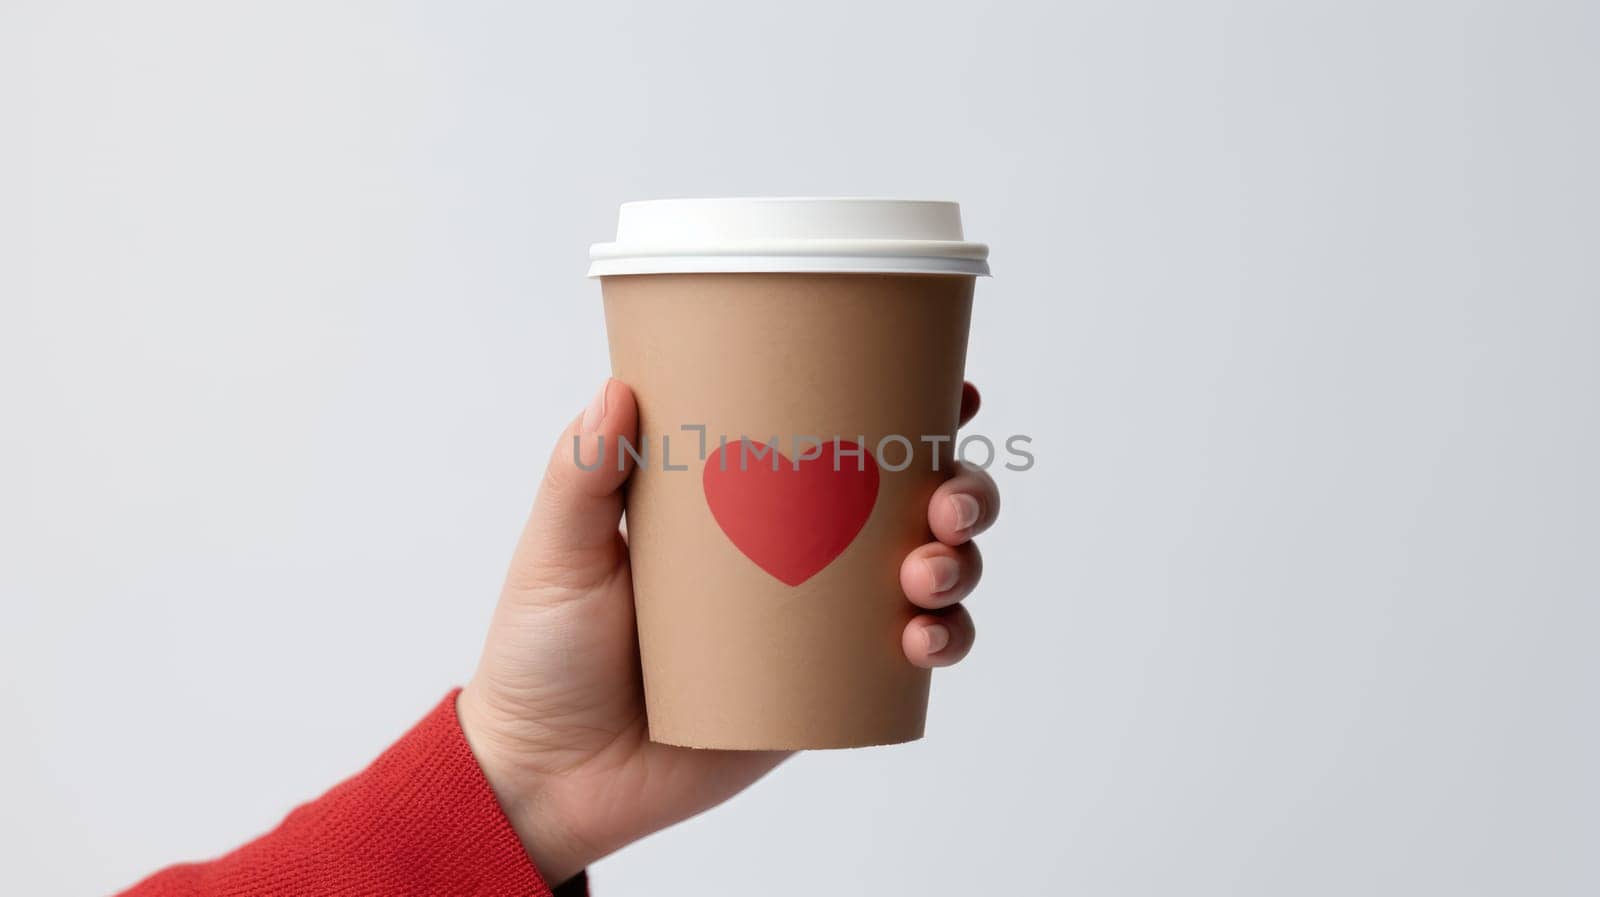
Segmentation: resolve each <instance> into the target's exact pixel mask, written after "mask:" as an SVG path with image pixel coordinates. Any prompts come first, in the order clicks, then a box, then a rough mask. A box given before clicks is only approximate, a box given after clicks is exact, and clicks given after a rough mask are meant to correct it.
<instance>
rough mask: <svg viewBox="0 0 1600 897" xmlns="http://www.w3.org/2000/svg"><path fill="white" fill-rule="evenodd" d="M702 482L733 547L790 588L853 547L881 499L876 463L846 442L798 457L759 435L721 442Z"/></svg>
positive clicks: (709, 501)
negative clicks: (759, 438)
mask: <svg viewBox="0 0 1600 897" xmlns="http://www.w3.org/2000/svg"><path fill="white" fill-rule="evenodd" d="M741 447H743V450H742V451H741ZM767 451H770V452H771V454H765V452H767ZM758 452H762V453H763V454H761V455H760V456H759V457H758V456H757V453H758ZM856 452H860V457H857V456H856V454H855V453H856ZM774 459H776V463H777V468H778V469H777V470H773V464H774ZM836 462H837V463H836ZM741 468H743V469H741ZM702 481H703V486H704V488H705V493H706V504H707V505H709V506H710V507H711V516H712V517H715V518H716V520H717V525H718V526H720V527H722V531H723V532H724V533H727V534H728V539H729V540H730V541H732V542H733V544H734V547H736V548H738V549H739V550H740V551H741V552H743V553H744V556H745V557H747V558H749V559H750V560H752V561H755V563H756V566H758V567H760V568H761V569H763V570H765V571H767V572H768V573H771V574H772V575H773V576H775V577H777V578H778V579H779V580H780V581H782V582H785V583H787V584H789V585H791V586H797V585H799V584H801V583H803V582H805V581H806V580H808V579H810V578H811V577H813V576H815V575H817V573H818V572H819V571H820V570H822V568H823V567H826V566H828V565H829V564H830V563H832V562H833V559H834V558H836V557H838V556H839V555H840V553H841V552H843V551H844V550H845V549H846V548H848V547H849V546H850V543H851V542H854V541H855V538H856V534H857V533H859V532H861V527H863V526H865V525H866V522H867V517H868V516H870V515H871V514H872V505H873V504H874V503H875V502H876V501H877V500H878V462H877V461H876V460H875V459H874V458H873V457H872V453H871V452H868V451H866V450H865V449H862V448H861V446H859V445H857V444H856V443H854V442H846V441H843V440H840V441H839V442H838V444H837V445H835V444H834V443H833V442H831V441H830V442H827V443H824V444H823V446H822V454H821V455H819V456H818V457H816V458H805V459H804V460H802V461H800V462H798V463H796V462H794V461H791V460H789V458H788V456H786V455H784V454H783V453H782V452H779V451H778V449H777V447H776V446H769V445H766V444H765V443H759V442H755V441H754V440H743V441H741V442H736V443H733V444H730V445H723V446H721V447H719V448H718V449H717V450H716V451H714V452H712V453H711V457H709V458H707V459H706V469H705V474H704V476H703V477H702Z"/></svg>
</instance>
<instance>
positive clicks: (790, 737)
mask: <svg viewBox="0 0 1600 897" xmlns="http://www.w3.org/2000/svg"><path fill="white" fill-rule="evenodd" d="M600 279H601V284H602V293H603V295H604V302H605V317H606V329H607V334H608V338H609V343H610V352H611V364H612V371H613V373H614V374H615V376H616V377H617V378H618V379H620V380H622V381H623V382H625V383H627V384H628V385H629V386H630V387H632V389H633V391H634V394H635V396H636V397H637V400H638V407H639V428H640V440H639V445H637V446H633V447H632V450H633V454H636V455H638V456H639V460H638V461H637V463H636V467H637V469H636V470H635V472H634V474H633V476H632V477H631V479H630V481H629V486H628V493H627V514H626V526H627V533H628V541H629V545H630V554H631V557H632V576H633V588H634V595H635V601H636V605H637V615H638V631H639V652H640V660H641V664H642V669H643V675H644V689H645V703H646V707H647V713H648V716H649V728H650V736H651V738H652V739H653V740H655V741H659V742H664V743H667V744H675V745H685V746H690V747H700V748H735V749H801V748H838V747H858V746H865V745H874V744H890V743H896V742H903V741H910V740H914V739H916V738H919V737H921V735H922V733H923V724H924V720H925V717H926V711H927V698H928V681H929V673H928V671H927V670H923V669H919V668H917V667H914V666H912V665H911V663H910V662H909V661H907V660H906V658H905V655H904V652H903V649H902V647H901V633H902V631H903V629H904V627H905V624H906V623H907V622H908V621H909V620H910V619H911V617H912V616H914V614H915V609H914V608H913V606H912V605H911V604H910V603H908V602H907V601H906V598H905V596H904V594H903V592H902V589H901V586H900V566H901V563H902V562H903V561H904V559H905V557H906V555H907V554H909V553H910V552H911V550H912V549H914V548H916V547H917V546H918V545H921V544H923V543H925V542H927V541H928V540H929V539H930V538H931V534H930V532H929V529H928V522H927V510H928V500H929V498H930V496H931V494H932V492H933V490H934V489H935V488H936V487H937V486H938V485H939V483H940V482H942V481H943V480H944V479H946V478H948V477H949V476H950V475H951V474H952V472H953V467H954V450H953V446H954V441H953V437H954V434H955V429H956V425H957V422H958V421H957V418H958V415H959V413H960V403H961V384H962V377H963V366H964V362H965V357H966V344H967V332H968V323H969V320H970V314H971V303H972V293H973V283H974V278H973V277H972V276H958V275H949V274H937V275H930V274H861V273H765V272H755V273H683V274H678V273H669V274H630V275H620V276H602V277H601V278H600ZM763 448H766V449H767V452H766V453H762V449H763ZM774 448H775V449H776V453H773V452H772V449H774ZM857 449H858V450H859V454H856V453H855V450H857ZM620 450H622V447H619V446H612V447H608V451H609V452H610V453H611V454H609V455H608V459H607V460H608V463H614V459H615V453H616V452H617V451H620ZM774 464H776V466H777V468H778V469H777V470H773V469H772V466H773V465H774Z"/></svg>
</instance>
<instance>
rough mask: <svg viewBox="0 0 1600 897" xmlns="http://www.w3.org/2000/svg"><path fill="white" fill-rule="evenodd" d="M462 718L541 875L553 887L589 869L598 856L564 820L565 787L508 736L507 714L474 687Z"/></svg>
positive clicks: (460, 710)
mask: <svg viewBox="0 0 1600 897" xmlns="http://www.w3.org/2000/svg"><path fill="white" fill-rule="evenodd" d="M456 718H457V720H458V721H459V722H460V724H461V732H462V734H463V735H464V736H466V740H467V746H468V747H470V748H471V749H472V755H473V757H474V758H475V759H477V761H478V767H479V768H480V769H481V770H483V775H484V778H485V779H487V780H488V782H489V787H490V788H491V789H492V790H493V791H494V796H495V800H496V801H498V802H499V804H500V809H501V811H502V812H504V813H505V815H506V819H507V820H508V821H509V822H510V823H511V828H512V830H513V831H515V832H516V833H517V838H518V840H520V841H521V842H522V849H523V850H524V851H526V852H527V854H528V859H529V860H531V861H532V862H533V864H534V866H535V867H536V868H538V870H539V874H540V875H542V876H543V877H544V879H545V881H546V882H548V883H549V884H550V886H551V887H555V886H558V885H560V884H561V883H563V882H565V881H567V880H568V879H570V878H572V877H573V876H575V875H577V874H578V873H579V872H581V871H583V869H584V868H585V867H587V866H588V865H589V864H590V863H592V862H593V861H594V860H597V859H599V856H598V855H593V856H591V853H592V851H591V850H590V849H589V848H588V847H587V846H586V845H585V844H584V842H583V840H582V839H581V838H579V837H577V836H576V835H575V833H574V832H573V828H572V825H571V820H570V819H566V818H563V816H564V813H563V810H562V801H561V800H560V790H561V789H560V788H559V787H557V783H556V782H555V779H554V777H552V776H549V775H546V774H544V773H541V772H539V771H538V769H537V768H536V767H535V766H534V765H533V764H531V763H530V762H528V757H527V756H526V752H524V751H520V750H518V749H517V748H516V746H515V745H514V744H512V743H511V740H510V739H509V738H508V737H507V736H506V734H505V730H506V725H505V723H504V721H503V720H502V714H501V713H500V712H498V711H496V710H495V709H494V708H492V707H490V706H488V704H487V702H485V701H484V699H483V696H482V695H481V693H480V692H479V691H478V690H477V689H476V688H474V686H473V685H472V683H468V684H467V686H466V687H465V688H463V689H462V690H461V693H460V694H459V695H458V696H457V698H456Z"/></svg>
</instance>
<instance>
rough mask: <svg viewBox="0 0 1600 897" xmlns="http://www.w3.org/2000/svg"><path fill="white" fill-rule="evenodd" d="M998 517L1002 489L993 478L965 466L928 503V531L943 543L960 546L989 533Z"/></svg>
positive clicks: (968, 465)
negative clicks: (977, 536)
mask: <svg viewBox="0 0 1600 897" xmlns="http://www.w3.org/2000/svg"><path fill="white" fill-rule="evenodd" d="M999 513H1000V489H999V487H998V486H996V485H995V483H994V478H993V477H991V476H989V474H987V473H985V472H984V471H982V470H979V469H978V468H976V467H973V466H971V465H970V464H962V465H961V466H960V472H959V473H957V474H956V475H955V476H953V477H951V478H950V479H948V480H946V481H945V482H944V483H942V484H940V486H939V488H938V489H935V490H934V492H933V498H932V499H930V500H929V501H928V528H929V529H931V530H933V537H934V538H935V539H938V540H939V541H940V542H943V543H945V544H946V545H960V544H962V543H963V542H966V541H968V540H970V539H971V538H972V537H973V536H975V535H977V534H978V533H981V532H983V531H984V530H986V529H988V528H989V527H990V525H992V524H993V523H994V519H995V517H996V516H998V515H999Z"/></svg>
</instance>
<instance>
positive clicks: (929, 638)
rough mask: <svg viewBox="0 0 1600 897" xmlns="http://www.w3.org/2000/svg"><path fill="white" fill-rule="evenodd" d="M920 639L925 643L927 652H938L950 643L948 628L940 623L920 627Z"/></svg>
mask: <svg viewBox="0 0 1600 897" xmlns="http://www.w3.org/2000/svg"><path fill="white" fill-rule="evenodd" d="M922 639H923V641H924V642H926V643H927V648H928V653H929V654H938V653H939V652H940V651H943V650H944V649H945V646H946V645H948V644H950V630H949V629H948V628H947V627H945V626H944V624H942V623H934V624H932V625H929V626H924V627H923V628H922Z"/></svg>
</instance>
